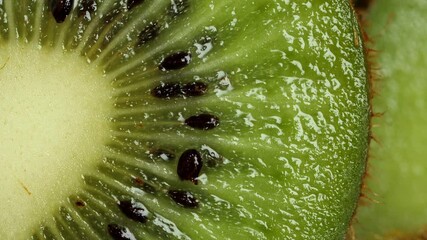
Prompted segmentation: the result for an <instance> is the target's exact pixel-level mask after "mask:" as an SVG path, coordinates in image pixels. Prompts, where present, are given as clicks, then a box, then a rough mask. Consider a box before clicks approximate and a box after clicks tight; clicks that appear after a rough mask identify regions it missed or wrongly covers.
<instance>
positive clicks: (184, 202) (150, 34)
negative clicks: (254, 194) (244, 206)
mask: <svg viewBox="0 0 427 240" xmlns="http://www.w3.org/2000/svg"><path fill="white" fill-rule="evenodd" d="M144 2H145V0H127V1H126V6H122V7H120V6H119V4H118V3H116V4H115V6H116V7H115V8H113V9H112V10H111V11H109V12H108V13H106V14H105V15H103V16H101V21H102V22H103V23H104V24H110V23H112V22H114V21H116V20H117V19H118V18H120V16H123V14H125V12H126V11H131V10H132V9H134V8H136V7H138V6H140V5H141V4H143V3H144ZM363 2H368V1H356V4H362V3H363ZM73 4H74V0H50V5H49V7H50V10H51V13H52V16H53V17H54V19H55V21H56V22H57V23H62V22H64V21H65V19H66V18H67V16H68V15H70V13H71V12H72V10H73ZM124 7H125V9H124ZM188 7H189V3H188V1H187V0H171V5H170V8H169V9H168V14H169V16H172V18H173V19H174V18H177V17H178V16H180V15H182V14H184V13H185V12H187V11H188ZM97 8H98V6H97V2H96V1H95V0H81V1H80V4H79V7H78V9H77V10H76V11H77V14H78V16H79V17H81V16H84V15H86V14H88V13H89V14H92V13H94V12H95V11H96V10H97ZM159 32H160V24H159V23H158V22H157V21H153V22H149V23H148V25H147V26H146V27H145V28H144V29H142V30H141V31H140V32H139V34H138V36H137V40H136V44H135V47H141V46H143V45H144V44H146V43H148V42H150V41H152V40H153V39H155V38H156V37H157V36H158V35H159ZM202 40H203V42H205V41H211V39H210V38H208V37H207V38H206V39H205V38H203V39H202ZM191 60H192V55H191V53H190V52H189V51H177V52H173V53H171V54H169V55H166V56H165V57H164V58H163V59H162V60H161V61H160V63H159V65H158V69H159V70H160V71H162V72H166V71H173V70H180V69H183V68H185V67H187V66H188V65H189V64H190V63H191ZM207 90H208V85H207V84H206V83H204V82H202V81H193V82H189V83H185V84H182V83H181V82H170V83H165V84H161V85H159V86H157V87H155V88H154V89H152V91H151V94H152V95H153V96H154V97H156V98H162V99H170V98H175V97H196V96H202V95H204V94H205V93H206V92H207ZM184 124H185V125H186V126H188V127H191V128H193V129H195V130H211V129H214V128H216V127H218V126H219V118H218V117H217V116H215V115H212V114H208V113H202V114H199V115H194V116H190V117H188V118H187V119H186V120H185V121H184ZM150 154H153V155H155V156H156V157H157V158H161V159H163V160H165V161H170V160H174V159H175V158H176V156H175V153H173V152H170V151H167V150H164V149H156V150H153V151H150ZM202 166H203V159H202V155H201V154H200V152H199V151H198V150H196V149H188V150H185V151H184V152H183V153H182V154H181V156H180V158H179V161H178V164H177V175H178V177H179V178H180V180H182V181H190V182H192V183H193V184H194V185H197V184H198V178H199V174H200V171H201V169H202ZM133 181H134V183H135V184H137V185H138V186H139V187H141V189H142V190H144V191H145V192H147V193H150V194H158V193H159V192H162V191H158V189H156V187H154V186H152V185H150V184H148V183H146V182H145V181H144V180H142V179H140V178H133ZM163 194H165V195H167V196H168V197H169V198H170V199H171V200H172V201H174V202H175V203H176V204H177V205H179V206H181V207H184V208H192V209H194V208H197V207H198V206H199V200H198V199H197V197H196V196H195V195H194V194H193V193H191V192H189V191H186V190H180V189H169V190H167V191H163ZM75 205H76V206H77V207H85V206H86V203H85V202H84V201H82V200H76V201H75ZM117 207H118V209H119V210H120V212H121V213H122V214H124V215H125V216H126V217H127V218H129V219H131V220H133V221H136V222H139V223H147V221H149V218H150V212H149V211H148V209H147V208H146V207H145V206H144V205H143V204H142V203H139V202H134V201H133V200H122V201H119V202H117ZM106 231H107V232H108V234H109V235H110V236H111V238H113V239H114V240H130V239H135V236H134V235H133V234H132V232H131V231H130V230H129V229H128V228H127V227H125V226H122V225H120V224H117V223H110V224H108V225H107V229H106Z"/></svg>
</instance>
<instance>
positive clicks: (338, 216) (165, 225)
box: [0, 0, 370, 239]
mask: <svg viewBox="0 0 427 240" xmlns="http://www.w3.org/2000/svg"><path fill="white" fill-rule="evenodd" d="M0 29H1V31H0V42H1V45H0V48H1V49H0V89H1V92H0V96H1V97H2V99H1V101H0V109H1V110H2V114H1V115H0V120H1V121H0V122H1V126H0V134H1V137H0V146H1V148H2V149H1V151H0V152H1V153H0V154H1V155H0V156H1V157H0V161H1V166H2V170H1V172H0V173H1V174H0V176H1V177H0V178H1V191H2V194H1V195H0V199H1V202H2V205H1V207H0V209H1V210H0V235H1V236H2V238H3V239H28V238H31V239H244V238H250V239H342V238H343V236H344V235H345V233H346V231H347V228H348V226H349V224H350V222H351V219H352V216H353V213H354V210H355V208H356V206H357V201H358V198H359V194H360V187H361V181H362V176H363V174H364V170H365V162H366V158H367V149H368V142H369V118H370V110H369V109H370V108H369V96H368V92H369V89H368V83H367V72H366V66H365V57H364V49H363V43H362V38H361V36H360V35H361V34H360V31H359V25H358V22H357V20H356V17H355V14H354V12H353V10H352V8H351V6H350V3H348V2H347V1H338V0H328V1H307V2H305V3H302V2H292V1H288V0H283V1H247V0H244V1H243V0H242V1H225V0H218V1H207V0H206V1H204V0H198V1H195V0H194V1H191V0H157V1H153V0H145V1H144V0H128V1H101V0H81V1H72V0H51V1H36V0H17V1H12V0H9V1H7V0H5V1H0Z"/></svg>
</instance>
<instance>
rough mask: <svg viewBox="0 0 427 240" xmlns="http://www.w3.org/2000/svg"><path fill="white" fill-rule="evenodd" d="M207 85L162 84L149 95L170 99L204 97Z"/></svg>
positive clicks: (195, 83)
mask: <svg viewBox="0 0 427 240" xmlns="http://www.w3.org/2000/svg"><path fill="white" fill-rule="evenodd" d="M207 90H208V85H207V84H206V83H204V82H201V81H195V82H190V83H186V84H181V83H180V82H170V83H164V84H161V85H159V86H157V87H155V88H154V89H153V90H152V91H151V94H152V95H153V96H154V97H156V98H163V99H170V98H176V97H180V96H182V97H198V96H202V95H204V94H205V93H206V92H207Z"/></svg>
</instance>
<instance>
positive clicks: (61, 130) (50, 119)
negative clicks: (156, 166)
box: [0, 44, 111, 239]
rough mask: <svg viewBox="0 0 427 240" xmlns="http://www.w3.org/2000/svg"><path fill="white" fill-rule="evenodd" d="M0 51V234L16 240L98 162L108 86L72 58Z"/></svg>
mask: <svg viewBox="0 0 427 240" xmlns="http://www.w3.org/2000/svg"><path fill="white" fill-rule="evenodd" d="M0 54H1V55H0V62H1V63H2V67H1V70H0V79H1V81H0V89H1V94H0V99H1V100H0V109H1V115H0V122H1V125H0V166H1V168H0V189H1V191H2V193H1V194H0V202H1V203H2V204H1V205H0V212H1V214H0V222H1V224H2V226H7V229H6V228H3V227H2V228H0V235H1V236H5V235H9V234H10V235H9V236H15V237H17V238H18V239H19V238H21V237H22V236H28V235H29V234H31V233H32V229H33V228H34V226H35V225H37V224H40V222H39V221H40V220H42V219H43V218H49V217H50V216H52V215H53V214H54V212H55V210H56V209H58V208H59V206H60V205H61V203H63V202H64V200H66V199H67V197H68V196H69V195H71V194H72V193H75V191H76V189H81V188H82V180H81V177H82V175H83V174H84V173H87V172H88V171H89V172H90V171H93V170H94V164H95V163H98V162H100V161H101V157H102V151H103V150H104V149H103V148H102V146H103V145H105V143H106V142H107V138H108V137H109V131H108V128H109V126H108V124H109V119H108V118H107V113H110V112H111V103H110V95H111V93H110V92H109V91H111V87H110V86H109V85H108V83H107V82H106V81H105V79H104V78H103V77H102V74H101V73H100V72H99V71H97V70H98V69H96V68H93V67H92V68H91V67H89V66H88V65H87V63H86V62H84V61H83V59H82V58H81V57H80V56H77V55H74V54H63V53H61V51H57V50H52V51H46V50H43V51H41V50H38V49H37V47H36V46H35V45H32V44H25V45H21V44H18V45H12V46H10V48H2V49H1V50H0ZM11 216H13V217H11ZM11 226H19V227H16V228H12V227H11ZM5 230H7V233H6V232H4V231H5Z"/></svg>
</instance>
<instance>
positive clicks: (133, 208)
mask: <svg viewBox="0 0 427 240" xmlns="http://www.w3.org/2000/svg"><path fill="white" fill-rule="evenodd" d="M139 204H140V205H141V206H138V205H137V204H135V203H133V202H132V201H120V202H119V203H118V205H119V208H120V210H121V211H122V212H123V213H124V214H125V215H126V216H127V217H128V218H130V219H132V220H135V221H137V222H141V223H145V222H147V219H148V214H149V212H148V210H147V209H146V208H145V207H143V205H142V204H141V203H139Z"/></svg>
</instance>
